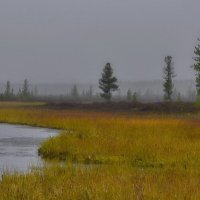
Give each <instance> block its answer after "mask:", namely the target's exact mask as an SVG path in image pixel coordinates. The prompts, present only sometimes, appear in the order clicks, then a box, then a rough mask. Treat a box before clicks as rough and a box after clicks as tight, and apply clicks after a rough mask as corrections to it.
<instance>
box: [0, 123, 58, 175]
mask: <svg viewBox="0 0 200 200" xmlns="http://www.w3.org/2000/svg"><path fill="white" fill-rule="evenodd" d="M56 134H57V131H56V130H51V129H45V128H33V127H28V126H18V125H9V124H0V174H1V173H2V172H3V171H10V172H13V171H19V172H27V171H28V170H29V169H30V167H31V166H36V165H38V164H39V165H40V164H42V160H41V158H40V157H39V156H38V152H37V151H38V147H39V145H40V143H41V142H42V141H44V140H45V139H47V138H48V137H52V136H55V135H56Z"/></svg>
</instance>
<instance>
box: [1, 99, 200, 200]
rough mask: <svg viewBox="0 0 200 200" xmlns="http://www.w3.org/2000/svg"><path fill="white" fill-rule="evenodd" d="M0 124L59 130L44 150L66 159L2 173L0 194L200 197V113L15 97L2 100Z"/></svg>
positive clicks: (9, 196) (13, 196)
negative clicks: (97, 107) (51, 103)
mask: <svg viewBox="0 0 200 200" xmlns="http://www.w3.org/2000/svg"><path fill="white" fill-rule="evenodd" d="M0 122H6V123H15V124H26V125H32V126H41V127H48V128H57V129H61V134H60V135H58V136H57V137H55V138H50V139H49V140H47V141H45V142H44V143H43V144H42V146H41V147H40V150H39V152H40V154H41V155H42V157H44V158H45V159H50V160H51V159H54V160H57V161H59V160H62V161H63V160H64V161H66V163H67V164H66V166H57V165H56V164H55V167H47V168H44V169H42V170H40V171H38V170H33V171H32V172H31V173H30V174H26V175H20V174H14V175H9V174H4V175H3V178H2V181H1V182H0V199H2V200H3V199H6V200H7V199H8V200H9V199H13V200H14V199H22V200H23V199H24V200H26V199H31V200H32V199H38V200H40V199H41V200H42V199H47V200H48V199H61V200H62V199H63V200H64V199H97V200H98V199H111V200H112V199H113V200H114V199H199V198H200V189H199V188H198V185H199V176H200V173H199V171H198V168H199V166H200V156H199V152H200V126H199V125H200V115H199V114H198V113H196V114H181V115H180V114H170V115H169V114H161V113H160V114H155V113H154V114H153V113H145V115H144V114H134V113H130V112H121V113H120V112H112V111H108V112H106V111H105V112H100V111H94V110H90V111H89V110H88V111H87V110H86V109H84V110H81V109H79V110H77V109H75V108H74V109H67V108H65V109H56V108H48V107H45V106H42V104H34V105H28V106H23V105H21V104H20V105H13V104H12V103H10V106H9V104H8V105H7V106H6V107H4V106H3V105H0ZM75 163H76V164H77V165H74V164H75ZM83 164H87V165H83ZM88 164H89V165H88Z"/></svg>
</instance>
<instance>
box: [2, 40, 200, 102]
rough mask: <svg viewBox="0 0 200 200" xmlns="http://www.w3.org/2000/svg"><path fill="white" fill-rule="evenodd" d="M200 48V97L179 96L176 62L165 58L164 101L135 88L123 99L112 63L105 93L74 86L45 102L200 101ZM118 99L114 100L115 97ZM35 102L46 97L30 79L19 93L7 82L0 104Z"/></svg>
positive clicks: (197, 61) (199, 84) (198, 50)
mask: <svg viewBox="0 0 200 200" xmlns="http://www.w3.org/2000/svg"><path fill="white" fill-rule="evenodd" d="M198 42H199V44H197V46H196V47H195V50H194V54H195V57H194V58H193V59H194V65H192V66H191V67H192V68H193V69H194V71H195V82H196V93H195V92H194V91H193V90H188V91H187V96H188V97H185V96H184V95H183V94H181V93H180V92H178V91H177V90H176V88H174V78H175V77H176V73H175V68H174V62H173V57H172V56H166V57H165V58H164V67H163V68H162V69H163V77H162V80H163V84H162V86H163V93H164V95H163V97H162V98H161V97H160V95H158V94H155V93H153V92H152V90H151V89H150V88H149V89H147V90H146V92H145V93H144V94H141V92H140V91H132V90H131V88H129V89H128V90H127V93H126V96H125V97H123V96H122V95H121V90H120V87H119V84H118V79H117V78H116V76H115V75H114V70H113V68H112V66H111V63H107V64H106V65H105V66H104V68H103V70H102V73H101V78H100V79H99V82H98V86H99V89H100V90H101V92H100V93H97V92H96V93H95V92H94V89H93V86H92V85H90V86H89V88H88V89H83V90H82V91H79V89H78V87H77V85H76V84H74V85H73V86H72V88H71V89H70V90H69V91H68V92H67V94H66V95H60V96H58V97H55V96H48V97H44V96H43V99H45V98H60V99H62V98H63V99H68V100H72V101H75V100H80V101H81V100H85V101H100V99H103V100H105V101H106V102H110V101H111V100H116V99H117V100H125V99H126V101H127V102H130V103H137V102H138V101H141V100H142V101H144V100H148V101H153V100H156V101H161V100H164V101H167V102H170V101H178V102H180V101H182V100H184V99H186V100H189V101H194V100H195V98H196V100H198V101H200V39H198ZM114 92H115V93H116V92H118V93H116V95H115V96H114V98H113V93H114ZM33 99H36V100H37V99H42V95H40V96H39V95H38V91H37V87H35V88H34V89H33V88H31V87H30V85H29V82H28V80H27V79H25V80H24V82H23V84H22V87H20V88H19V89H18V91H17V92H16V91H14V89H13V87H12V86H11V83H10V81H9V80H8V81H7V82H6V85H5V88H4V91H3V92H2V93H0V100H33Z"/></svg>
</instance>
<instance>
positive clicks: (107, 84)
mask: <svg viewBox="0 0 200 200" xmlns="http://www.w3.org/2000/svg"><path fill="white" fill-rule="evenodd" d="M99 88H100V89H101V90H102V93H100V95H101V97H102V98H104V99H105V100H106V101H107V102H109V101H110V100H111V98H112V92H114V91H116V90H117V89H118V88H119V86H118V84H117V78H116V77H115V76H113V69H112V67H111V64H110V63H107V64H106V66H105V67H104V69H103V72H102V77H101V79H100V80H99Z"/></svg>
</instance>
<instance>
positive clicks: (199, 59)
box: [192, 39, 200, 97]
mask: <svg viewBox="0 0 200 200" xmlns="http://www.w3.org/2000/svg"><path fill="white" fill-rule="evenodd" d="M198 41H199V42H200V39H198ZM194 54H195V57H194V58H193V59H194V61H195V64H194V65H193V66H192V68H193V69H194V70H195V71H196V74H195V76H196V90H197V96H198V97H199V96H200V44H198V45H197V46H196V47H195V50H194Z"/></svg>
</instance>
